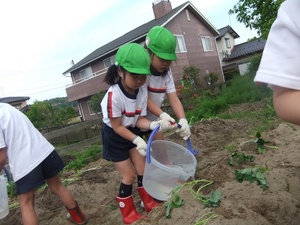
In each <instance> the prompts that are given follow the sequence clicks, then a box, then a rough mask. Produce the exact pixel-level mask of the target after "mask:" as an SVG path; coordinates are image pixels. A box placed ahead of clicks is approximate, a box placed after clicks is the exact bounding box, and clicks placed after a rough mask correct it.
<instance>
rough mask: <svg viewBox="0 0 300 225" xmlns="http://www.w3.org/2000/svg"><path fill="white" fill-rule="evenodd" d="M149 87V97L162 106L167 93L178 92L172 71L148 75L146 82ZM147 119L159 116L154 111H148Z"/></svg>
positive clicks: (155, 118) (154, 118)
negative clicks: (163, 74) (158, 74)
mask: <svg viewBox="0 0 300 225" xmlns="http://www.w3.org/2000/svg"><path fill="white" fill-rule="evenodd" d="M145 85H146V86H147V89H148V96H149V98H150V99H151V100H152V101H154V102H155V103H156V105H158V106H159V107H161V105H162V103H163V101H164V99H165V96H166V94H168V93H173V92H176V88H175V84H174V79H173V75H172V72H171V71H168V73H167V74H166V75H165V76H154V75H151V76H148V77H147V81H146V83H145ZM146 118H147V119H149V120H150V121H154V120H157V119H158V117H157V116H156V115H154V114H153V113H151V112H149V111H147V116H146Z"/></svg>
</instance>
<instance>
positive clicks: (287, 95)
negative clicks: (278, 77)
mask: <svg viewBox="0 0 300 225" xmlns="http://www.w3.org/2000/svg"><path fill="white" fill-rule="evenodd" d="M299 99H300V91H299V90H293V89H288V88H284V87H279V86H274V87H273V101H274V108H275V111H276V114H277V115H278V117H279V118H281V119H283V120H285V121H287V122H290V123H293V124H297V125H300V107H299Z"/></svg>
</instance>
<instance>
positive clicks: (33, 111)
mask: <svg viewBox="0 0 300 225" xmlns="http://www.w3.org/2000/svg"><path fill="white" fill-rule="evenodd" d="M25 114H26V116H27V117H28V118H29V120H30V121H31V122H32V123H33V124H34V126H35V127H36V128H38V129H40V128H45V127H53V126H59V125H64V124H67V123H68V122H69V121H70V120H71V119H72V118H74V117H75V116H76V115H77V114H76V112H75V110H74V109H73V108H72V107H67V108H66V109H64V108H62V107H59V106H56V105H54V104H51V103H49V101H35V102H34V103H33V104H32V105H30V110H29V111H27V112H25Z"/></svg>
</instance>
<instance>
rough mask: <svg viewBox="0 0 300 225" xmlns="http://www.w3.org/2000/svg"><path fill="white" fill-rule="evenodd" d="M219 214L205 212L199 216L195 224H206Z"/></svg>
mask: <svg viewBox="0 0 300 225" xmlns="http://www.w3.org/2000/svg"><path fill="white" fill-rule="evenodd" d="M218 216H219V215H218V214H215V213H213V212H208V213H205V214H204V215H202V216H201V217H200V218H199V220H198V222H196V223H195V224H194V225H206V224H207V223H208V222H209V221H210V220H211V219H215V218H217V217H218Z"/></svg>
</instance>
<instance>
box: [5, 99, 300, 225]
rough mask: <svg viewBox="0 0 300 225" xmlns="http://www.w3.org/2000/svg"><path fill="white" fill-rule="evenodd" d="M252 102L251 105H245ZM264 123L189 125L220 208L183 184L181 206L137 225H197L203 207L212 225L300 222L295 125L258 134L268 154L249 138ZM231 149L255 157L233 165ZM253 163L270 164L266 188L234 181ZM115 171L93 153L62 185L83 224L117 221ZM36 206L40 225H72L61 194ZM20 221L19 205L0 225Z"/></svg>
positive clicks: (40, 197)
mask: <svg viewBox="0 0 300 225" xmlns="http://www.w3.org/2000/svg"><path fill="white" fill-rule="evenodd" d="M251 107H252V108H251ZM257 107H258V106H257V105H247V104H244V105H241V106H239V107H237V108H231V109H230V110H231V111H232V110H233V111H234V110H237V111H239V110H249V109H253V110H256V109H257ZM264 122H265V121H253V120H247V119H241V120H223V119H210V120H205V121H202V122H200V123H198V124H196V125H193V127H192V136H191V141H192V146H193V148H197V149H198V150H199V154H198V155H197V156H196V158H197V161H198V168H197V171H196V174H195V179H207V180H210V181H213V184H212V185H210V186H208V187H206V188H205V189H204V194H208V193H210V191H211V190H221V192H222V200H221V204H220V207H217V208H204V206H203V204H201V203H200V202H199V201H198V200H197V199H195V198H194V197H193V196H192V195H191V193H190V190H189V188H188V187H184V188H183V189H182V190H181V191H180V192H179V195H180V197H181V198H182V199H184V200H185V204H184V205H183V206H182V207H180V208H176V209H173V211H172V213H171V218H170V219H167V218H166V216H165V215H166V209H165V207H164V205H163V204H162V205H161V206H160V207H158V208H156V209H154V210H153V211H151V212H150V213H149V214H148V217H147V218H146V219H144V220H141V221H138V222H136V223H135V224H143V225H150V224H151V225H153V224H159V225H174V224H178V225H182V224H189V225H193V224H195V223H196V222H197V221H198V220H199V218H200V217H201V216H202V215H204V214H205V213H207V212H214V213H215V214H217V215H218V217H217V218H215V219H212V220H210V221H209V224H210V225H241V224H242V225H282V224H290V225H299V224H300V208H299V207H300V194H299V193H300V180H299V175H300V160H299V159H300V150H299V149H298V148H299V142H300V138H299V137H300V129H299V127H298V126H294V125H290V124H287V123H275V124H274V128H273V129H271V130H269V131H266V132H263V133H262V138H263V140H267V141H269V143H268V145H269V146H271V147H274V146H275V148H267V147H266V149H267V151H266V153H263V154H258V151H257V150H256V143H253V142H249V140H254V139H255V138H256V136H255V135H256V130H255V128H256V127H257V126H258V125H262V124H263V123H264ZM166 139H167V140H170V141H173V142H176V143H179V144H181V145H183V146H186V143H185V141H183V140H181V138H179V137H178V135H177V134H171V135H170V136H168V137H167V138H166ZM229 150H231V152H232V150H239V151H240V152H243V153H245V154H247V155H254V156H255V160H254V161H253V162H247V163H243V164H241V165H237V164H236V165H235V166H231V165H229V163H228V158H229V155H230V153H231V152H229ZM252 166H259V167H264V168H268V169H269V170H268V171H267V172H266V173H265V176H266V179H267V181H268V184H269V188H268V189H266V190H265V191H263V190H262V188H261V187H260V186H258V185H257V184H256V182H253V183H250V182H248V181H244V182H242V183H239V182H238V181H236V179H235V170H236V169H243V168H246V167H252ZM74 174H75V172H70V173H68V174H63V179H68V178H71V177H74ZM119 182H120V177H119V175H118V173H117V172H116V171H115V169H114V167H113V165H112V164H111V163H109V162H106V161H105V160H102V159H99V160H97V161H96V162H93V163H90V164H89V165H88V166H86V167H85V168H83V170H82V171H81V175H80V180H78V181H76V182H74V183H72V184H70V185H68V188H69V189H70V190H71V191H72V192H73V193H74V195H75V197H76V199H77V200H78V202H79V203H80V205H81V207H82V209H83V211H84V212H85V213H86V214H87V216H88V217H89V218H90V219H89V223H88V224H90V225H92V224H95V225H96V224H97V225H99V224H101V225H116V224H122V218H121V213H120V210H119V209H118V205H117V202H116V199H115V196H116V194H117V193H118V188H119ZM135 187H136V185H134V193H133V197H134V200H135V203H136V205H137V210H138V211H139V212H140V213H143V214H146V213H145V212H144V210H143V209H142V208H141V207H140V199H139V197H138V195H137V191H136V188H135ZM36 209H37V213H38V217H39V219H40V224H41V225H66V224H71V223H70V222H68V221H66V220H65V216H66V210H65V209H64V207H63V206H62V204H61V202H60V201H59V199H58V198H57V197H56V196H54V195H53V194H52V193H51V192H50V191H49V190H48V189H46V190H39V191H38V192H37V194H36ZM17 224H21V216H20V210H19V209H15V210H11V212H10V214H9V216H8V217H6V218H5V219H3V220H1V225H17Z"/></svg>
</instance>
